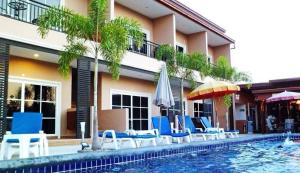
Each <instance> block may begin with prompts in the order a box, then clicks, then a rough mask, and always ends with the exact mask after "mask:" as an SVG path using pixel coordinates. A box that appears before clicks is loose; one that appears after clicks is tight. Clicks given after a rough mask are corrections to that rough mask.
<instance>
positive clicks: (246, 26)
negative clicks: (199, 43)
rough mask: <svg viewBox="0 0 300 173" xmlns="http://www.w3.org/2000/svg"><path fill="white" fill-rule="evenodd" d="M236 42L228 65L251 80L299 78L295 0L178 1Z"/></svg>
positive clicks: (299, 16) (299, 21)
mask: <svg viewBox="0 0 300 173" xmlns="http://www.w3.org/2000/svg"><path fill="white" fill-rule="evenodd" d="M179 1H180V2H182V3H184V4H185V5H187V6H188V7H190V8H192V9H193V10H195V11H197V12H198V13H200V14H201V15H203V16H204V17H206V18H208V19H209V20H211V21H213V22H214V23H216V24H218V25H219V26H221V27H222V28H224V29H225V30H226V34H227V35H228V36H230V37H231V38H233V39H234V40H235V41H236V49H233V50H232V51H231V61H232V65H233V66H234V67H236V68H237V69H238V70H240V71H245V72H249V73H250V74H251V76H252V80H253V82H267V81H269V80H272V79H282V78H291V77H300V55H299V52H298V51H300V10H299V7H300V1H299V0H179Z"/></svg>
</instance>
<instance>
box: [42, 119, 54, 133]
mask: <svg viewBox="0 0 300 173" xmlns="http://www.w3.org/2000/svg"><path fill="white" fill-rule="evenodd" d="M42 129H43V131H44V132H45V133H46V134H55V120H54V119H43V126H42Z"/></svg>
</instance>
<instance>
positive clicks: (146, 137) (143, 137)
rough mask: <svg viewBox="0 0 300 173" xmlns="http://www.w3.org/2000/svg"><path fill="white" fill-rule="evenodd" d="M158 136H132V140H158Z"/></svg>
mask: <svg viewBox="0 0 300 173" xmlns="http://www.w3.org/2000/svg"><path fill="white" fill-rule="evenodd" d="M156 137H157V136H156V135H151V134H148V135H132V138H135V139H152V138H156Z"/></svg>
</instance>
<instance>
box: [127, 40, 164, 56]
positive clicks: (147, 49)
mask: <svg viewBox="0 0 300 173" xmlns="http://www.w3.org/2000/svg"><path fill="white" fill-rule="evenodd" d="M129 41H130V43H129V45H130V46H129V48H128V51H131V52H134V53H138V54H141V55H144V56H148V57H151V58H155V52H156V50H157V48H158V47H159V44H157V43H154V42H151V41H149V40H144V42H143V44H142V46H141V47H140V48H138V47H137V46H136V44H135V41H134V40H133V39H131V38H129Z"/></svg>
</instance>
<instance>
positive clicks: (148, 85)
mask: <svg viewBox="0 0 300 173" xmlns="http://www.w3.org/2000/svg"><path fill="white" fill-rule="evenodd" d="M100 78H101V82H102V85H101V95H102V96H101V108H102V110H106V109H110V108H111V107H110V104H111V97H110V93H111V89H113V90H120V91H125V92H133V93H134V92H135V93H145V94H150V95H151V99H153V97H154V93H155V89H156V85H155V84H154V82H150V81H144V80H140V79H134V78H128V77H122V76H121V77H120V79H119V80H118V81H115V80H112V79H111V75H109V74H105V73H103V74H102V75H101V77H100ZM189 92H190V90H189V89H185V90H184V98H185V99H186V96H187V95H188V93H189ZM150 102H152V100H150ZM187 105H188V111H187V113H188V114H189V115H191V116H193V101H188V102H187ZM151 107H152V109H151V115H160V112H159V108H158V107H157V106H155V105H153V104H151ZM123 120H124V119H123ZM122 123H124V124H125V123H126V122H122Z"/></svg>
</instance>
